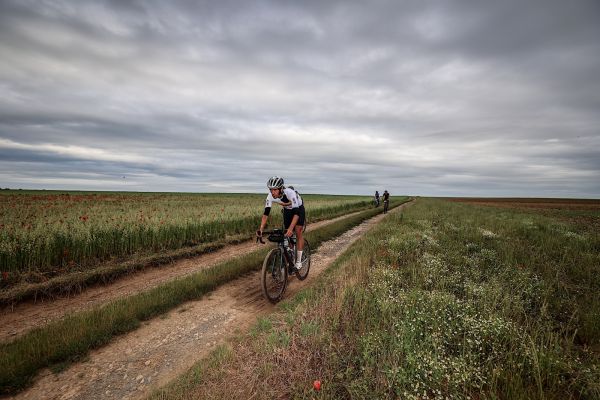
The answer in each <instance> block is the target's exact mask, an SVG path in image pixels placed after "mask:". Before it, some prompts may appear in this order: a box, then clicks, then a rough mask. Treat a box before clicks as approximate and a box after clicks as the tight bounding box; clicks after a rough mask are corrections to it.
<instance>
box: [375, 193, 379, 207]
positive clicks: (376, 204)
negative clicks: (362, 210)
mask: <svg viewBox="0 0 600 400" xmlns="http://www.w3.org/2000/svg"><path fill="white" fill-rule="evenodd" d="M375 207H379V191H378V190H376V191H375Z"/></svg>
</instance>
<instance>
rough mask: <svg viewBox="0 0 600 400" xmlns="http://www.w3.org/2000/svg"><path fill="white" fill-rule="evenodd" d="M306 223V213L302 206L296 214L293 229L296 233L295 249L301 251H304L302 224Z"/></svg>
mask: <svg viewBox="0 0 600 400" xmlns="http://www.w3.org/2000/svg"><path fill="white" fill-rule="evenodd" d="M305 222H306V212H305V211H304V205H302V206H300V210H299V212H298V222H297V223H296V226H295V227H294V231H295V232H296V241H297V243H298V244H297V246H298V247H297V249H298V250H299V251H302V250H303V249H304V236H303V235H302V233H303V232H304V224H305Z"/></svg>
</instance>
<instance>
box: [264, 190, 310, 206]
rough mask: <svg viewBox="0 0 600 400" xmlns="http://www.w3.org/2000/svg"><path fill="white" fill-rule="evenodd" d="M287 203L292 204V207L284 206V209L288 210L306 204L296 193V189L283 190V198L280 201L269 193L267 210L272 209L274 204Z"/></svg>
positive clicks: (266, 202)
mask: <svg viewBox="0 0 600 400" xmlns="http://www.w3.org/2000/svg"><path fill="white" fill-rule="evenodd" d="M287 202H291V204H290V205H288V206H284V208H286V209H288V210H291V209H292V208H298V207H300V206H301V205H302V204H303V203H304V202H303V201H302V197H300V195H299V194H298V192H296V191H295V190H294V189H290V188H285V189H283V196H281V198H279V199H276V198H274V197H273V195H271V193H270V192H269V194H268V195H267V200H266V201H265V208H271V206H272V205H273V203H278V204H281V203H287Z"/></svg>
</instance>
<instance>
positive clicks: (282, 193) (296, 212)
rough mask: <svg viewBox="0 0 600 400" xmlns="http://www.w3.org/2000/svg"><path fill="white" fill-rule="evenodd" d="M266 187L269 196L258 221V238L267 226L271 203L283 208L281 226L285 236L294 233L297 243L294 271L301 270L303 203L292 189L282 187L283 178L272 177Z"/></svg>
mask: <svg viewBox="0 0 600 400" xmlns="http://www.w3.org/2000/svg"><path fill="white" fill-rule="evenodd" d="M267 187H268V188H269V194H268V195H267V200H266V201H265V211H264V213H263V216H262V219H261V221H260V228H259V230H258V232H257V235H258V236H262V233H263V230H264V229H265V226H266V225H267V219H268V218H269V213H270V212H271V206H272V205H273V203H277V204H280V205H281V206H282V207H283V226H284V228H285V229H287V230H286V232H285V236H286V237H291V236H292V235H293V234H294V232H296V239H297V241H298V244H297V250H298V253H297V255H296V265H295V266H296V269H301V268H302V262H301V261H300V260H302V250H303V249H304V237H303V236H302V231H303V230H304V220H305V212H304V202H303V201H302V197H300V195H299V194H298V192H296V191H295V190H294V189H292V188H286V187H285V186H283V178H280V177H278V176H274V177H272V178H270V179H269V180H268V181H267Z"/></svg>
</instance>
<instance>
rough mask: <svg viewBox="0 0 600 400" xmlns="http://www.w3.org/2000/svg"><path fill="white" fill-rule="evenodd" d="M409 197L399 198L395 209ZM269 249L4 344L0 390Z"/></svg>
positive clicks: (206, 288)
mask: <svg viewBox="0 0 600 400" xmlns="http://www.w3.org/2000/svg"><path fill="white" fill-rule="evenodd" d="M405 201H407V200H406V199H398V200H396V201H395V202H393V203H392V204H391V205H390V207H395V206H399V205H400V204H402V203H403V202H405ZM380 212H381V209H369V210H367V211H364V212H361V213H358V214H355V215H352V216H350V217H348V218H344V219H342V220H340V221H337V222H335V223H333V224H330V225H327V226H324V227H322V228H320V229H317V230H315V231H312V232H310V233H307V235H306V237H307V239H309V240H310V242H311V244H312V245H313V246H314V247H315V248H317V247H318V246H319V245H320V244H321V243H322V242H323V241H325V240H328V239H330V238H332V237H335V236H337V235H340V234H341V233H343V232H345V231H346V230H348V229H350V228H351V227H353V226H356V225H358V224H359V223H361V222H362V221H364V220H366V219H368V218H371V217H373V216H374V215H376V214H378V213H380ZM268 251H269V248H263V249H261V250H258V251H255V252H252V253H250V254H247V255H244V256H242V257H238V258H236V259H233V260H231V261H228V262H225V263H222V264H219V265H217V266H214V267H212V268H209V269H206V270H203V271H201V272H198V273H196V274H193V275H190V276H189V277H185V278H181V279H178V280H175V281H171V282H169V283H166V284H164V285H161V286H159V287H156V288H154V289H151V290H149V291H147V292H144V293H140V294H136V295H133V296H130V297H127V298H124V299H120V300H117V301H114V302H111V303H108V304H106V305H104V306H102V307H99V308H95V309H93V310H90V311H85V312H80V313H76V314H74V315H71V316H68V317H67V318H65V319H62V320H60V321H56V322H53V323H51V324H49V325H47V326H45V327H42V328H39V329H35V330H33V331H31V332H29V333H28V334H26V335H24V336H22V337H20V338H18V339H16V340H14V341H12V342H10V343H3V344H0V354H2V358H1V359H0V393H3V394H10V393H15V392H17V391H19V390H21V389H22V388H24V387H26V385H28V384H29V383H30V382H31V379H32V378H33V376H34V375H35V374H36V373H37V372H38V371H39V370H40V369H42V368H45V367H48V366H52V365H55V364H57V363H64V362H70V361H74V360H76V359H77V358H78V357H82V356H84V355H85V354H86V353H87V352H88V351H89V350H90V349H92V348H96V347H99V346H101V345H103V344H106V343H108V342H109V341H110V340H112V338H113V337H114V336H116V335H119V334H123V333H125V332H128V331H131V330H133V329H135V328H136V327H137V326H139V324H140V322H141V321H144V320H148V319H150V318H153V317H155V316H157V315H159V314H162V313H164V312H166V311H168V310H170V309H172V308H174V307H176V306H177V305H179V304H181V303H183V302H185V301H189V300H195V299H198V298H200V297H202V296H203V295H204V294H206V293H208V292H210V291H211V290H214V289H215V288H216V287H217V286H219V285H221V284H223V283H226V282H228V281H230V280H232V279H235V278H237V277H239V276H240V275H242V274H244V273H247V272H249V271H254V270H257V269H259V268H260V267H261V265H262V260H263V258H264V256H265V254H266V253H267V252H268Z"/></svg>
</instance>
